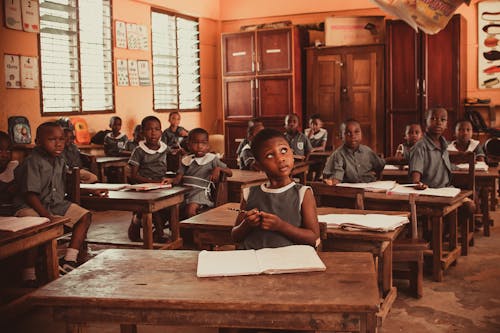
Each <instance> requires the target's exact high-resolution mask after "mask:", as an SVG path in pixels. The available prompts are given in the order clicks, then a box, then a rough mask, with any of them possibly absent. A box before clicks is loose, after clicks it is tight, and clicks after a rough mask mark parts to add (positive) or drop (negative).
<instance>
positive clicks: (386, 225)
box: [318, 214, 409, 232]
mask: <svg viewBox="0 0 500 333" xmlns="http://www.w3.org/2000/svg"><path fill="white" fill-rule="evenodd" d="M318 221H319V222H324V223H326V224H327V226H328V228H343V229H347V230H369V231H379V232H389V231H393V230H395V229H397V228H398V227H400V226H402V225H404V224H406V223H408V222H409V220H408V217H406V216H402V215H384V214H327V215H319V216H318Z"/></svg>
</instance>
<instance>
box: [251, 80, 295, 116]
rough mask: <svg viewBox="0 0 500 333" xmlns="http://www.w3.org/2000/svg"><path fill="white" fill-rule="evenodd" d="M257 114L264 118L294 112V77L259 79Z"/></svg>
mask: <svg viewBox="0 0 500 333" xmlns="http://www.w3.org/2000/svg"><path fill="white" fill-rule="evenodd" d="M256 87H257V89H256V91H257V100H256V104H257V105H258V107H257V116H258V117H262V118H270V117H278V118H282V119H283V120H284V119H285V116H286V115H287V114H289V113H292V112H293V106H292V100H293V99H292V98H293V97H292V78H291V77H290V76H270V77H260V78H258V79H257V85H256Z"/></svg>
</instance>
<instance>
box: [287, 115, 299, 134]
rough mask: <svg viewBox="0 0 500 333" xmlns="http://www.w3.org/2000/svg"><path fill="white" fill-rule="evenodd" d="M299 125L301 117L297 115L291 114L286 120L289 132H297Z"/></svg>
mask: <svg viewBox="0 0 500 333" xmlns="http://www.w3.org/2000/svg"><path fill="white" fill-rule="evenodd" d="M298 127H299V119H298V118H297V117H295V116H290V117H288V119H287V122H286V130H287V132H289V133H295V132H297V128H298Z"/></svg>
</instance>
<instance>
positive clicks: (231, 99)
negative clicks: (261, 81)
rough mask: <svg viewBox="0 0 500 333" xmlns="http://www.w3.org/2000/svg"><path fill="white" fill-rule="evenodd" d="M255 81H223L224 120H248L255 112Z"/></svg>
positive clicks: (231, 79)
mask: <svg viewBox="0 0 500 333" xmlns="http://www.w3.org/2000/svg"><path fill="white" fill-rule="evenodd" d="M254 85H255V79H254V78H253V76H252V77H241V78H230V79H224V115H225V117H226V119H238V118H239V119H250V118H251V117H253V115H254V110H255V87H254Z"/></svg>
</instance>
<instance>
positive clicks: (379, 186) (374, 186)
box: [336, 180, 396, 192]
mask: <svg viewBox="0 0 500 333" xmlns="http://www.w3.org/2000/svg"><path fill="white" fill-rule="evenodd" d="M336 186H341V187H355V188H362V189H364V190H365V191H372V192H385V191H389V190H390V189H392V188H393V187H394V186H396V182H395V181H394V180H380V181H376V182H371V183H339V184H337V185H336Z"/></svg>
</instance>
